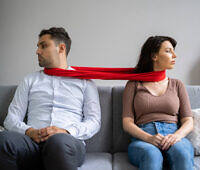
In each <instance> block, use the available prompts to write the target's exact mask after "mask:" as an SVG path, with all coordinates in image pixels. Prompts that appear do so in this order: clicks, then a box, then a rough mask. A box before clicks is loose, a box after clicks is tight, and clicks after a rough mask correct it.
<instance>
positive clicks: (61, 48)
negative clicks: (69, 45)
mask: <svg viewBox="0 0 200 170" xmlns="http://www.w3.org/2000/svg"><path fill="white" fill-rule="evenodd" d="M65 51H66V45H65V44H64V43H60V44H59V53H65Z"/></svg>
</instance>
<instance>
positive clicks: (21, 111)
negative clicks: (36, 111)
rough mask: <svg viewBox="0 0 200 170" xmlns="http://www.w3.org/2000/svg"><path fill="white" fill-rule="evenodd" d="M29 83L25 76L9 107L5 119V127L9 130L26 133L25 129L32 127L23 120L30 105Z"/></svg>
mask: <svg viewBox="0 0 200 170" xmlns="http://www.w3.org/2000/svg"><path fill="white" fill-rule="evenodd" d="M28 94H29V85H28V80H27V79H26V78H25V79H24V81H22V82H21V83H20V84H19V86H18V87H17V90H16V92H15V95H14V98H13V100H12V102H11V104H10V106H9V108H8V114H7V116H6V119H5V121H4V127H5V128H6V129H7V130H10V131H15V132H19V133H22V134H25V131H26V130H27V129H28V128H30V126H28V125H26V124H25V123H24V122H23V120H24V117H25V115H26V110H27V106H28Z"/></svg>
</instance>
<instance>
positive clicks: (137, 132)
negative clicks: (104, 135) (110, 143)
mask: <svg viewBox="0 0 200 170" xmlns="http://www.w3.org/2000/svg"><path fill="white" fill-rule="evenodd" d="M123 129H124V130H125V131H126V132H128V133H129V134H130V135H131V136H133V137H135V138H138V139H141V140H143V141H145V142H149V138H150V137H151V136H152V135H151V134H149V133H147V132H145V131H143V130H142V129H140V128H139V127H138V126H137V125H136V124H135V123H134V122H133V121H132V120H131V118H123Z"/></svg>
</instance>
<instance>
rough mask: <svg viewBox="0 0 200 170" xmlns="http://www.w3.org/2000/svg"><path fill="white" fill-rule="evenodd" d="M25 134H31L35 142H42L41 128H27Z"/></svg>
mask: <svg viewBox="0 0 200 170" xmlns="http://www.w3.org/2000/svg"><path fill="white" fill-rule="evenodd" d="M25 134H26V135H27V136H29V137H30V138H31V139H33V140H34V141H35V142H37V143H40V139H41V137H40V135H39V130H38V129H34V128H29V129H27V130H26V132H25Z"/></svg>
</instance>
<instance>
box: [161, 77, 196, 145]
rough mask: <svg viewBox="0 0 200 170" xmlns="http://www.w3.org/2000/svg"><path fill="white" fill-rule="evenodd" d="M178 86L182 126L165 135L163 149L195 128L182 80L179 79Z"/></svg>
mask: <svg viewBox="0 0 200 170" xmlns="http://www.w3.org/2000/svg"><path fill="white" fill-rule="evenodd" d="M176 86H177V95H178V98H179V101H180V106H179V114H178V116H179V118H180V121H181V122H180V123H181V127H180V128H179V129H178V130H177V131H176V132H175V133H174V134H170V135H167V136H165V138H164V139H163V141H162V143H161V145H162V149H168V148H169V147H170V146H172V145H174V144H175V143H176V142H178V141H179V140H181V138H184V137H185V136H187V134H188V133H189V132H191V131H192V129H193V118H192V111H191V106H190V100H189V97H188V94H187V91H186V88H185V86H184V84H183V83H182V82H181V81H180V80H177V82H176Z"/></svg>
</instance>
